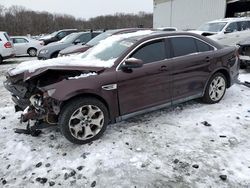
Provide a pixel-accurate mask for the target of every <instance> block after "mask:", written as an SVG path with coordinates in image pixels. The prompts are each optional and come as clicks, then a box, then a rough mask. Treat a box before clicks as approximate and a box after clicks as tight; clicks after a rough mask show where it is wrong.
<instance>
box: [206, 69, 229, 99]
mask: <svg viewBox="0 0 250 188" xmlns="http://www.w3.org/2000/svg"><path fill="white" fill-rule="evenodd" d="M226 88H227V80H226V77H225V76H224V74H222V73H216V74H214V75H213V76H212V77H211V78H210V80H209V82H208V84H207V87H206V91H205V94H204V96H203V98H202V99H203V101H204V102H205V103H208V104H214V103H218V102H220V100H221V99H222V98H223V96H224V95H225V92H226Z"/></svg>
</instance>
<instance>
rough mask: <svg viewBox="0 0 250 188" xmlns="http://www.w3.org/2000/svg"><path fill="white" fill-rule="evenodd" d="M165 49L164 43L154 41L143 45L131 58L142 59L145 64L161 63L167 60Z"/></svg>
mask: <svg viewBox="0 0 250 188" xmlns="http://www.w3.org/2000/svg"><path fill="white" fill-rule="evenodd" d="M165 49H166V48H165V42H164V41H162V40H160V41H154V42H150V43H147V44H145V45H143V46H142V47H141V48H139V49H138V50H137V51H135V52H134V53H133V54H132V55H131V57H134V58H136V59H141V60H142V61H143V62H144V63H152V62H156V61H161V60H164V59H166V58H167V56H166V50H165Z"/></svg>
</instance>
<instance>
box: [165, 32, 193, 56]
mask: <svg viewBox="0 0 250 188" xmlns="http://www.w3.org/2000/svg"><path fill="white" fill-rule="evenodd" d="M170 41H171V43H172V47H173V56H174V57H179V56H185V55H188V54H192V53H197V47H196V43H195V39H193V38H191V37H176V38H171V39H170Z"/></svg>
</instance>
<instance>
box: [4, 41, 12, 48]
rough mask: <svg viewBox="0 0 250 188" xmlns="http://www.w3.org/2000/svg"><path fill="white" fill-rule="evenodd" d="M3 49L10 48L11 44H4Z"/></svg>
mask: <svg viewBox="0 0 250 188" xmlns="http://www.w3.org/2000/svg"><path fill="white" fill-rule="evenodd" d="M4 47H5V48H12V44H11V42H6V43H5V44H4Z"/></svg>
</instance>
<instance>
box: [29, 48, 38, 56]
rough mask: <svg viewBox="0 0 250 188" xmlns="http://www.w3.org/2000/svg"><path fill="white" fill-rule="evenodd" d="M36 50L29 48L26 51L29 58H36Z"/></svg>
mask: <svg viewBox="0 0 250 188" xmlns="http://www.w3.org/2000/svg"><path fill="white" fill-rule="evenodd" d="M36 53H37V49H35V48H30V49H28V54H29V56H30V57H36Z"/></svg>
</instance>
